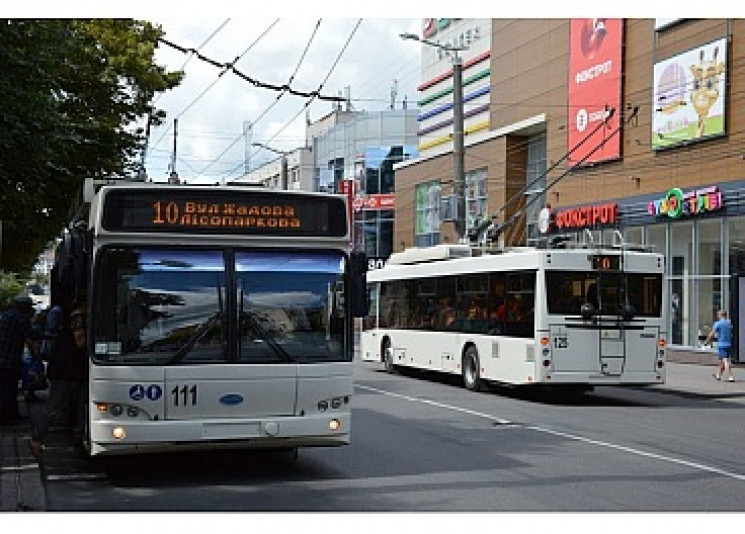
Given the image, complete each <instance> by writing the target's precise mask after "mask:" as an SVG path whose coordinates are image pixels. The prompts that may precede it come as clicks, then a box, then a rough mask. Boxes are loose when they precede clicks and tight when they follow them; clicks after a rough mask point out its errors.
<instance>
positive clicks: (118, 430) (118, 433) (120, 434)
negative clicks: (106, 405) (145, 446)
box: [111, 426, 127, 441]
mask: <svg viewBox="0 0 745 534" xmlns="http://www.w3.org/2000/svg"><path fill="white" fill-rule="evenodd" d="M111 435H112V436H113V437H114V439H116V440H119V441H121V440H123V439H124V438H126V437H127V431H126V430H124V427H123V426H115V427H114V428H112V429H111Z"/></svg>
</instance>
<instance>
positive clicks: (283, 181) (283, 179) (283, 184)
mask: <svg viewBox="0 0 745 534" xmlns="http://www.w3.org/2000/svg"><path fill="white" fill-rule="evenodd" d="M251 146H258V147H261V148H264V149H266V150H269V151H270V152H274V153H275V154H279V155H280V156H282V159H281V160H280V163H279V165H280V171H279V187H280V189H287V154H290V152H285V151H284V150H277V149H276V148H272V147H270V146H266V145H264V144H262V143H251Z"/></svg>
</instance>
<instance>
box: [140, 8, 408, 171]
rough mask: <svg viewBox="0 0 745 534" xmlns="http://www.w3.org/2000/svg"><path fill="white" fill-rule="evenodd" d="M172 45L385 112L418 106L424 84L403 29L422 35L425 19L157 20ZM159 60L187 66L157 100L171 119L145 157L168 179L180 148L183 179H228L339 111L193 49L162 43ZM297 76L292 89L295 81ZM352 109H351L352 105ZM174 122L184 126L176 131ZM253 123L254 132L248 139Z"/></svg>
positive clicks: (292, 144) (295, 143) (297, 141)
mask: <svg viewBox="0 0 745 534" xmlns="http://www.w3.org/2000/svg"><path fill="white" fill-rule="evenodd" d="M147 20H149V21H150V22H153V23H157V24H159V25H160V26H161V27H162V29H163V30H164V31H165V35H164V39H165V40H167V41H168V42H170V43H173V44H175V45H177V46H179V47H181V48H185V49H192V48H193V49H196V50H197V51H198V52H199V54H200V55H201V56H203V57H204V58H207V59H209V60H213V61H216V62H218V63H220V64H225V63H228V62H231V61H233V60H236V58H237V60H236V61H235V64H234V68H235V70H237V71H239V72H240V73H242V74H243V75H245V76H246V77H249V78H251V79H254V80H258V81H259V82H263V83H266V84H270V85H273V86H282V85H284V84H288V83H289V86H290V87H291V88H292V89H293V90H294V91H297V92H299V93H310V92H312V91H319V89H320V91H319V93H320V95H321V96H322V97H340V96H343V97H346V96H347V94H348V95H349V97H350V104H351V108H352V109H354V110H358V111H382V110H385V109H390V107H391V105H393V106H395V108H396V109H401V107H402V106H403V105H404V100H406V101H407V105H409V106H415V105H416V100H417V97H418V93H417V90H416V87H417V85H419V83H420V69H421V65H420V61H421V60H420V49H421V45H420V44H418V43H416V42H414V41H405V40H403V39H401V38H400V37H399V34H401V33H405V32H408V33H415V34H419V33H420V28H421V19H419V18H411V19H375V18H346V17H345V18H324V17H320V16H319V17H316V18H303V19H299V18H282V17H277V16H275V17H260V18H259V17H251V18H247V17H246V16H245V15H240V14H239V16H236V17H229V16H226V17H206V18H199V19H196V18H193V19H192V18H189V19H186V18H183V19H174V18H165V17H157V18H148V19H147ZM155 61H156V63H157V64H159V65H162V66H164V67H165V68H166V69H168V70H183V71H184V72H185V78H184V80H183V81H182V83H181V84H180V85H179V86H178V87H176V88H175V89H173V90H171V91H168V92H166V93H164V94H163V95H161V96H160V97H158V98H157V100H156V106H157V107H158V108H161V109H163V110H164V111H165V112H166V113H167V118H166V120H165V123H164V124H163V125H162V126H160V127H156V128H153V129H152V131H151V133H150V144H149V147H148V151H147V154H146V159H145V168H146V170H147V173H148V176H149V177H150V178H151V179H153V180H154V181H161V180H166V179H167V177H168V174H169V173H170V170H171V169H170V166H171V162H172V155H173V152H174V126H175V133H176V135H175V149H176V161H175V165H176V170H177V172H178V174H179V176H180V177H181V178H182V179H185V180H190V179H199V180H205V181H207V180H209V181H224V180H226V179H234V178H237V177H239V176H241V175H242V174H243V173H244V170H245V167H246V165H247V163H248V164H249V165H250V168H251V169H254V168H256V167H257V166H258V165H260V164H261V163H262V162H266V161H270V160H273V159H276V158H277V157H279V155H278V154H277V153H276V152H273V151H271V150H267V149H264V148H262V147H258V146H252V143H260V144H263V145H266V146H268V147H269V148H270V149H274V150H275V151H276V150H278V151H292V150H293V149H295V148H298V147H300V146H304V144H305V124H306V120H307V119H310V120H311V121H317V120H318V119H320V118H322V117H323V116H325V115H327V114H329V113H331V111H332V109H333V106H334V102H332V101H329V100H326V99H322V98H315V99H313V98H311V97H308V96H301V95H297V94H292V93H290V92H282V91H278V90H275V89H269V88H262V87H256V86H254V85H253V84H252V83H251V82H249V81H247V80H245V79H243V78H242V77H240V76H239V75H238V74H236V73H235V72H234V71H232V70H226V69H224V68H219V67H217V66H215V65H212V64H210V63H209V62H207V61H205V60H203V59H201V58H200V57H198V56H197V55H195V54H193V53H187V54H185V53H184V52H183V51H180V50H177V49H176V48H174V47H172V46H169V45H167V44H161V46H160V47H159V48H158V50H157V52H156V56H155ZM290 80H292V81H291V83H290ZM342 106H344V109H346V104H342ZM174 120H177V121H178V122H177V124H175V125H174ZM249 125H250V129H251V131H250V134H248V133H247V134H246V135H244V130H247V129H248V127H249Z"/></svg>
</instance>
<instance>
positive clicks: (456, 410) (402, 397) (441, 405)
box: [355, 384, 512, 425]
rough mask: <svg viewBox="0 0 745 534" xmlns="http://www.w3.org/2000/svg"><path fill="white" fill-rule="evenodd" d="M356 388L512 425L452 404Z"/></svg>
mask: <svg viewBox="0 0 745 534" xmlns="http://www.w3.org/2000/svg"><path fill="white" fill-rule="evenodd" d="M355 387H358V388H360V389H366V390H368V391H372V392H373V393H380V394H381V395H388V396H389V397H396V398H398V399H403V400H407V401H411V402H419V403H421V404H429V405H430V406H435V407H436V408H443V409H445V410H451V411H454V412H460V413H465V414H468V415H473V416H474V417H481V418H482V419H488V420H489V421H496V422H497V423H499V424H500V425H509V424H512V421H508V420H507V419H502V418H501V417H496V416H494V415H489V414H488V413H481V412H475V411H473V410H467V409H466V408H458V407H457V406H451V405H450V404H442V403H441V402H435V401H431V400H427V399H420V398H419V397H410V396H408V395H401V394H400V393H392V392H390V391H385V390H383V389H377V388H372V387H370V386H361V385H360V384H355Z"/></svg>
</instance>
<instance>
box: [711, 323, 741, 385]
mask: <svg viewBox="0 0 745 534" xmlns="http://www.w3.org/2000/svg"><path fill="white" fill-rule="evenodd" d="M717 315H718V316H719V319H718V320H717V321H716V322H715V323H714V325H713V326H712V327H711V332H709V335H708V336H707V337H706V343H711V342H712V341H713V340H714V338H716V340H717V353H718V355H719V368H718V369H717V372H716V373H714V378H716V379H717V380H721V379H722V377H723V375H724V374H727V375H729V378H728V379H727V380H728V381H729V382H734V381H735V377H734V376H733V375H732V365H731V363H730V362H731V358H732V321H730V320H729V319H728V318H727V312H726V311H725V310H719V313H718V314H717Z"/></svg>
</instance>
